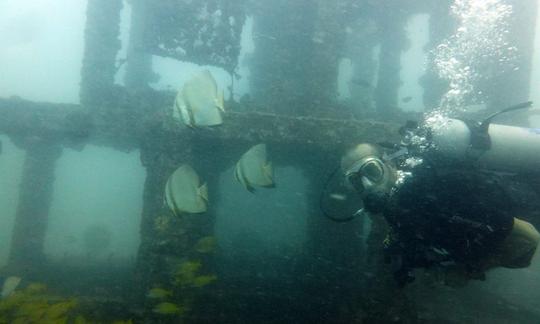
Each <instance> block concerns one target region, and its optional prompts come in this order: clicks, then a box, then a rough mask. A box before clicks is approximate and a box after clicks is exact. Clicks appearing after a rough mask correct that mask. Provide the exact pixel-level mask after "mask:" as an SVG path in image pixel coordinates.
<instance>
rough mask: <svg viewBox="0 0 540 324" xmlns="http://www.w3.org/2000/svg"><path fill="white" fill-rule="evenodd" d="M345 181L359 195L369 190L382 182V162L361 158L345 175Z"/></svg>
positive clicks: (371, 158)
mask: <svg viewBox="0 0 540 324" xmlns="http://www.w3.org/2000/svg"><path fill="white" fill-rule="evenodd" d="M345 179H346V181H347V183H348V184H349V185H350V186H351V187H353V188H354V189H355V190H356V191H357V192H359V193H362V192H364V191H365V190H369V189H370V188H372V187H374V186H378V185H380V184H381V183H383V182H384V162H383V161H382V160H381V159H379V158H376V157H373V156H369V157H366V158H363V159H361V160H359V161H358V162H356V163H355V164H353V166H352V167H351V168H350V169H349V170H348V171H347V172H346V173H345Z"/></svg>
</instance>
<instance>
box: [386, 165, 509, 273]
mask: <svg viewBox="0 0 540 324" xmlns="http://www.w3.org/2000/svg"><path fill="white" fill-rule="evenodd" d="M511 211H512V203H511V202H510V199H509V198H508V195H507V194H506V192H505V190H504V188H503V186H502V185H501V183H500V182H499V180H498V178H497V177H496V176H494V175H493V174H486V173H482V172H479V171H478V170H474V169H471V168H464V169H463V168H451V169H449V168H444V169H439V168H434V167H432V166H430V165H429V164H424V165H422V166H419V167H416V168H415V169H414V170H413V176H412V177H409V178H407V179H406V180H405V182H404V183H403V184H402V185H401V186H400V187H399V188H398V189H397V190H396V191H395V192H394V194H392V196H391V197H390V198H389V200H388V203H387V204H386V207H385V208H384V211H383V215H384V217H385V218H386V220H387V221H388V223H389V225H390V228H391V232H390V235H389V239H388V240H387V241H386V251H387V255H388V256H389V257H390V258H393V259H397V260H398V261H399V265H398V266H397V267H396V268H395V275H396V279H398V281H402V282H403V281H405V282H406V281H408V280H409V279H411V277H410V270H411V269H413V268H416V267H430V266H432V265H435V264H445V263H453V262H455V263H460V264H463V265H465V266H466V267H467V268H468V269H469V270H470V271H475V270H476V269H474V267H475V266H476V265H477V264H478V260H479V259H482V258H484V257H486V256H488V255H489V254H490V253H493V252H494V250H495V249H496V248H497V247H498V246H499V245H500V244H501V242H502V241H503V240H504V239H505V238H506V237H507V235H508V234H509V233H510V231H511V229H512V226H513V215H512V212H511Z"/></svg>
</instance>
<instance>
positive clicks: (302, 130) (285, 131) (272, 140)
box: [0, 99, 398, 152]
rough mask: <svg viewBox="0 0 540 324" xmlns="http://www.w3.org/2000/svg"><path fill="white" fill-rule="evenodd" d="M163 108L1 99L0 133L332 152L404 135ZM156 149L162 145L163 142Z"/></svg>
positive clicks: (312, 120)
mask: <svg viewBox="0 0 540 324" xmlns="http://www.w3.org/2000/svg"><path fill="white" fill-rule="evenodd" d="M111 111H113V110H112V109H111ZM160 111H164V109H163V110H160ZM160 111H158V110H156V111H155V112H154V113H153V114H145V115H144V116H141V114H137V113H136V112H134V111H133V110H131V111H130V110H125V112H119V113H118V114H99V113H92V114H90V113H88V112H87V110H85V109H82V107H81V106H78V105H68V104H51V103H36V102H31V101H26V100H21V99H0V133H4V134H8V135H10V136H15V137H21V136H22V137H32V136H34V137H35V136H37V137H41V138H47V139H53V140H57V141H59V142H62V143H71V142H73V141H83V142H86V143H97V144H103V145H110V146H113V147H119V146H124V147H125V148H126V149H130V148H131V149H133V148H135V147H138V146H139V143H140V142H141V141H145V140H148V138H147V135H148V134H154V135H155V134H156V131H157V133H159V137H160V140H163V141H169V142H171V144H172V145H174V143H175V142H179V141H180V142H185V141H186V140H189V139H193V140H201V141H214V140H219V141H225V142H228V141H232V142H239V143H256V142H266V143H268V144H271V145H272V144H275V145H295V146H299V145H300V146H302V147H304V148H313V149H318V150H323V151H331V152H334V151H335V150H336V149H343V148H345V147H346V146H348V145H352V144H354V143H358V142H363V141H369V142H379V141H393V140H397V139H398V134H397V129H398V124H397V123H384V122H378V121H370V120H352V119H349V120H343V119H331V118H316V117H294V116H284V115H276V114H270V113H257V112H250V113H239V112H227V113H226V114H225V117H224V123H223V125H221V126H218V127H211V128H194V129H191V128H187V127H185V126H183V125H179V124H178V123H176V122H173V121H172V120H170V119H168V118H167V117H166V114H164V113H162V112H160ZM133 115H135V116H137V115H138V116H140V118H139V117H134V116H133ZM156 149H157V150H159V146H158V147H156Z"/></svg>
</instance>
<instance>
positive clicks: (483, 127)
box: [456, 101, 533, 151]
mask: <svg viewBox="0 0 540 324" xmlns="http://www.w3.org/2000/svg"><path fill="white" fill-rule="evenodd" d="M532 104H533V102H532V101H527V102H522V103H519V104H517V105H513V106H510V107H508V108H505V109H503V110H501V111H498V112H496V113H494V114H491V115H489V116H488V117H487V118H486V119H484V121H482V122H481V123H479V122H477V121H474V120H471V119H466V118H456V119H458V120H461V121H462V122H464V123H465V125H467V128H468V129H469V131H470V132H471V142H470V147H471V148H473V149H476V150H482V151H487V150H489V149H490V148H491V138H490V136H489V132H488V130H489V124H491V121H492V120H493V118H495V117H496V116H498V115H500V114H504V113H507V112H510V111H515V110H519V109H527V108H530V107H531V106H532Z"/></svg>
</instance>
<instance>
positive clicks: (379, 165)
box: [341, 144, 396, 199]
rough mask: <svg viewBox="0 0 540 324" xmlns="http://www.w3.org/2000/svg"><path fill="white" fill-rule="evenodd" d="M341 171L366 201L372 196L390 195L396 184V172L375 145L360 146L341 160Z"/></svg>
mask: <svg viewBox="0 0 540 324" xmlns="http://www.w3.org/2000/svg"><path fill="white" fill-rule="evenodd" d="M341 170H342V171H343V173H344V175H345V179H346V182H347V184H348V185H349V186H350V187H352V188H354V189H355V190H356V191H357V192H358V193H359V194H360V196H361V197H362V199H365V198H366V197H368V196H370V195H388V194H390V192H391V190H392V188H393V186H394V185H395V183H396V170H395V168H394V167H393V166H392V165H391V164H390V163H389V162H385V161H383V158H382V152H381V151H380V150H379V149H378V148H377V147H376V146H374V145H371V144H359V145H357V146H355V147H353V148H352V149H350V150H349V151H347V153H346V154H345V155H344V156H343V157H342V159H341Z"/></svg>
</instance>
